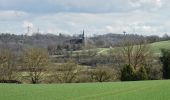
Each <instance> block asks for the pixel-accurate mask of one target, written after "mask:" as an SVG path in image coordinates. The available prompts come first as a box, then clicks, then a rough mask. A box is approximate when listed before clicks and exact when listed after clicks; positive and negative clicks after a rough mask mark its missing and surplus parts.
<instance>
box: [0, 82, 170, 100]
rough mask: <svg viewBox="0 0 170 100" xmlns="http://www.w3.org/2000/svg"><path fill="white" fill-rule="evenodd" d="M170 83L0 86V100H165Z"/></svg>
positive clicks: (169, 96)
mask: <svg viewBox="0 0 170 100" xmlns="http://www.w3.org/2000/svg"><path fill="white" fill-rule="evenodd" d="M169 84H170V81H169V80H164V81H138V82H115V83H85V84H51V85H45V84H41V85H28V84H22V85H15V84H0V99H1V100H169V98H170V95H169V93H170V85H169Z"/></svg>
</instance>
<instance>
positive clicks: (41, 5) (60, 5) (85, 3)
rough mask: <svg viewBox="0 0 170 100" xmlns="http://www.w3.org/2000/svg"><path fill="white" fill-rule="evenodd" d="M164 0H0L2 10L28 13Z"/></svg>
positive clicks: (130, 6) (125, 7) (145, 5)
mask: <svg viewBox="0 0 170 100" xmlns="http://www.w3.org/2000/svg"><path fill="white" fill-rule="evenodd" d="M165 1H166V0H164V2H163V0H107V1H106V0H100V2H99V1H98V0H0V9H2V10H11V9H13V10H20V11H24V12H29V13H57V12H58V13H60V12H76V13H82V12H83V13H113V12H127V11H134V10H144V11H150V10H153V9H158V8H161V7H162V6H163V5H164V4H166V2H167V1H166V2H165Z"/></svg>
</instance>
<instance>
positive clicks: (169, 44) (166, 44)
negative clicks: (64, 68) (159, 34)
mask: <svg viewBox="0 0 170 100" xmlns="http://www.w3.org/2000/svg"><path fill="white" fill-rule="evenodd" d="M151 49H152V50H153V52H154V53H160V52H161V49H170V41H162V42H155V43H152V44H151Z"/></svg>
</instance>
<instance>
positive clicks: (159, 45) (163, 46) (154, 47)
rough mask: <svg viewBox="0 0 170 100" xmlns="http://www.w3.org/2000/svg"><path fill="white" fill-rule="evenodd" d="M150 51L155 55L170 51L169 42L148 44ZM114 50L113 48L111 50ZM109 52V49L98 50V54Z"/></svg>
mask: <svg viewBox="0 0 170 100" xmlns="http://www.w3.org/2000/svg"><path fill="white" fill-rule="evenodd" d="M150 47H151V50H152V51H153V53H155V54H160V53H161V49H170V41H161V42H155V43H151V44H150ZM112 49H114V48H112ZM109 50H110V48H100V49H98V53H99V54H107V52H108V51H109Z"/></svg>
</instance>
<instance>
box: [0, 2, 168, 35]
mask: <svg viewBox="0 0 170 100" xmlns="http://www.w3.org/2000/svg"><path fill="white" fill-rule="evenodd" d="M27 26H30V27H31V32H36V31H37V29H38V28H39V30H40V32H42V33H55V34H57V33H60V32H61V33H67V34H79V33H80V32H81V31H82V30H83V29H84V30H85V32H86V35H92V34H104V33H110V32H111V33H122V32H123V31H126V32H127V33H137V34H142V35H150V34H152V35H162V34H164V33H168V34H169V33H170V1H169V0H0V32H10V33H15V34H22V33H25V32H26V28H27Z"/></svg>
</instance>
